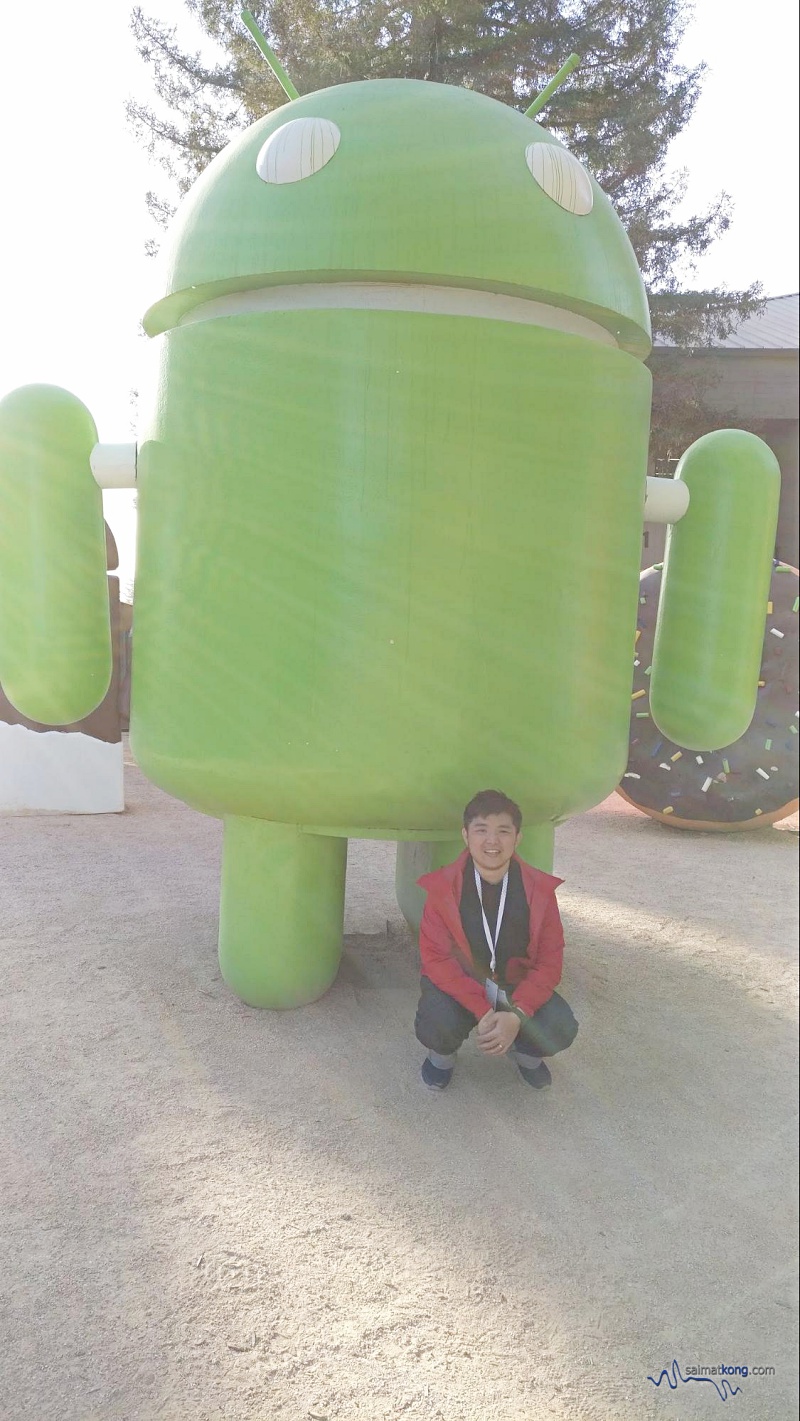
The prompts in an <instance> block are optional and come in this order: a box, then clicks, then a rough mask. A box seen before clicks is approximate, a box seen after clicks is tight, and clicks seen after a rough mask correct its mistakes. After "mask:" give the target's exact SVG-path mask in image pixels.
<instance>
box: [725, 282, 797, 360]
mask: <svg viewBox="0 0 800 1421" xmlns="http://www.w3.org/2000/svg"><path fill="white" fill-rule="evenodd" d="M714 344H715V345H717V346H720V347H722V349H723V350H797V348H798V346H800V293H798V292H796V291H795V292H794V293H793V294H792V295H790V296H771V297H770V298H769V300H768V301H767V304H766V306H765V307H764V310H763V312H762V314H761V315H760V316H749V317H748V319H747V320H746V321H742V324H741V325H740V326H737V327H736V329H735V330H733V331H731V334H730V335H729V336H728V337H727V339H726V340H720V341H715V342H714Z"/></svg>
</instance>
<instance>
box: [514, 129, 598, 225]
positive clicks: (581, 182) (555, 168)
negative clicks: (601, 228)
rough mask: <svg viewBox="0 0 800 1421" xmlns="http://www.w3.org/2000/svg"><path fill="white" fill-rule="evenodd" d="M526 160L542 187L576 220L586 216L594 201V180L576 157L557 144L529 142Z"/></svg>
mask: <svg viewBox="0 0 800 1421" xmlns="http://www.w3.org/2000/svg"><path fill="white" fill-rule="evenodd" d="M525 161H526V163H527V164H528V167H529V168H530V171H531V173H532V175H533V177H534V178H535V179H536V181H537V183H538V184H539V187H540V188H542V189H543V191H544V192H546V193H547V196H548V197H551V198H552V199H553V201H554V202H557V203H558V205H559V207H563V208H564V209H565V210H566V211H567V212H574V213H575V216H576V217H586V216H587V215H588V214H589V213H590V212H591V210H592V203H593V201H594V197H593V193H592V181H591V178H590V177H589V174H588V173H587V171H586V169H585V168H583V167H582V166H581V164H580V163H579V162H578V160H577V158H573V156H572V154H571V153H567V152H566V150H565V149H564V148H557V147H556V145H555V144H554V143H529V144H528V146H527V148H526V149H525Z"/></svg>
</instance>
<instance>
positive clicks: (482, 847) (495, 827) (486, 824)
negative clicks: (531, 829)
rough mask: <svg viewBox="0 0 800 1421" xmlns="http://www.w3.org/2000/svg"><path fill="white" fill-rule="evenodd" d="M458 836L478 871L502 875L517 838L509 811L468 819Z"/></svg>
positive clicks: (518, 839) (518, 837)
mask: <svg viewBox="0 0 800 1421" xmlns="http://www.w3.org/2000/svg"><path fill="white" fill-rule="evenodd" d="M461 836H462V838H463V840H464V843H465V844H466V846H467V848H468V849H469V851H470V853H471V855H472V858H473V860H474V862H475V863H476V864H477V866H478V868H479V870H480V871H481V872H483V871H484V870H485V871H486V873H487V875H488V874H492V875H496V876H497V877H498V878H500V877H502V875H503V874H504V873H505V871H506V868H507V866H508V864H509V861H510V859H511V856H512V854H513V853H514V850H515V849H516V847H517V844H518V843H519V841H520V835H519V834H518V833H517V831H516V829H515V827H514V821H513V819H512V818H511V815H510V814H505V813H504V814H487V815H486V816H485V817H482V818H480V819H472V820H471V821H470V824H469V827H468V828H466V829H462V830H461Z"/></svg>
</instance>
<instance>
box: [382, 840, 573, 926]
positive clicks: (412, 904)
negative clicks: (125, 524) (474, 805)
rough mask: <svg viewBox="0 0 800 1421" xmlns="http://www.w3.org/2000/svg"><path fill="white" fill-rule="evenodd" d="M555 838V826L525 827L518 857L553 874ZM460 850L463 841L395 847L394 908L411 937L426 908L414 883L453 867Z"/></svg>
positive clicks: (423, 896) (420, 890)
mask: <svg viewBox="0 0 800 1421" xmlns="http://www.w3.org/2000/svg"><path fill="white" fill-rule="evenodd" d="M554 838H555V825H554V824H550V823H547V824H526V825H525V827H524V829H523V835H522V842H521V843H520V846H519V852H520V857H521V858H524V859H525V860H526V861H527V862H528V863H532V864H533V865H534V867H535V868H541V869H544V871H545V872H546V873H552V871H553V843H554ZM463 848H464V843H463V840H462V839H446V840H440V841H438V842H437V841H430V842H429V841H425V842H415V843H411V842H402V843H399V844H398V845H397V862H396V866H395V880H394V881H395V895H396V897H397V906H398V907H399V909H400V912H401V913H402V914H403V917H404V918H405V920H406V922H407V923H408V926H409V927H410V928H411V929H412V931H413V932H414V933H417V932H419V925H420V920H421V918H422V909H423V907H424V906H425V893H424V891H423V890H422V889H421V888H418V887H417V879H418V878H421V877H422V875H423V873H430V872H431V871H432V870H433V869H435V868H441V866H442V865H443V864H446V863H452V862H453V860H454V859H457V858H458V855H459V854H460V853H461V852H462V850H463Z"/></svg>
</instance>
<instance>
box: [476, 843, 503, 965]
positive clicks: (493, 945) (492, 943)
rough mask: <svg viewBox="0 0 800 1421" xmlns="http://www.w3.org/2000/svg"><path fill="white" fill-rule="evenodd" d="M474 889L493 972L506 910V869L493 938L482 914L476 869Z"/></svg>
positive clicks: (481, 895)
mask: <svg viewBox="0 0 800 1421" xmlns="http://www.w3.org/2000/svg"><path fill="white" fill-rule="evenodd" d="M475 887H476V888H477V890H478V899H479V902H480V905H481V917H482V918H483V931H484V933H485V934H486V941H487V942H488V944H489V952H490V954H491V960H492V971H493V972H494V969H495V966H496V964H497V956H496V953H497V942H498V939H499V937H500V928H501V927H502V925H503V913H504V912H505V909H506V894H507V893H508V869H506V871H505V873H504V875H503V887H502V888H501V890H500V906H499V908H498V909H497V922H496V923H495V925H494V937H492V934H491V930H490V928H489V921H488V919H487V917H486V913H485V912H484V908H483V891H482V887H481V876H480V874H479V873H478V870H477V868H476V869H475Z"/></svg>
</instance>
